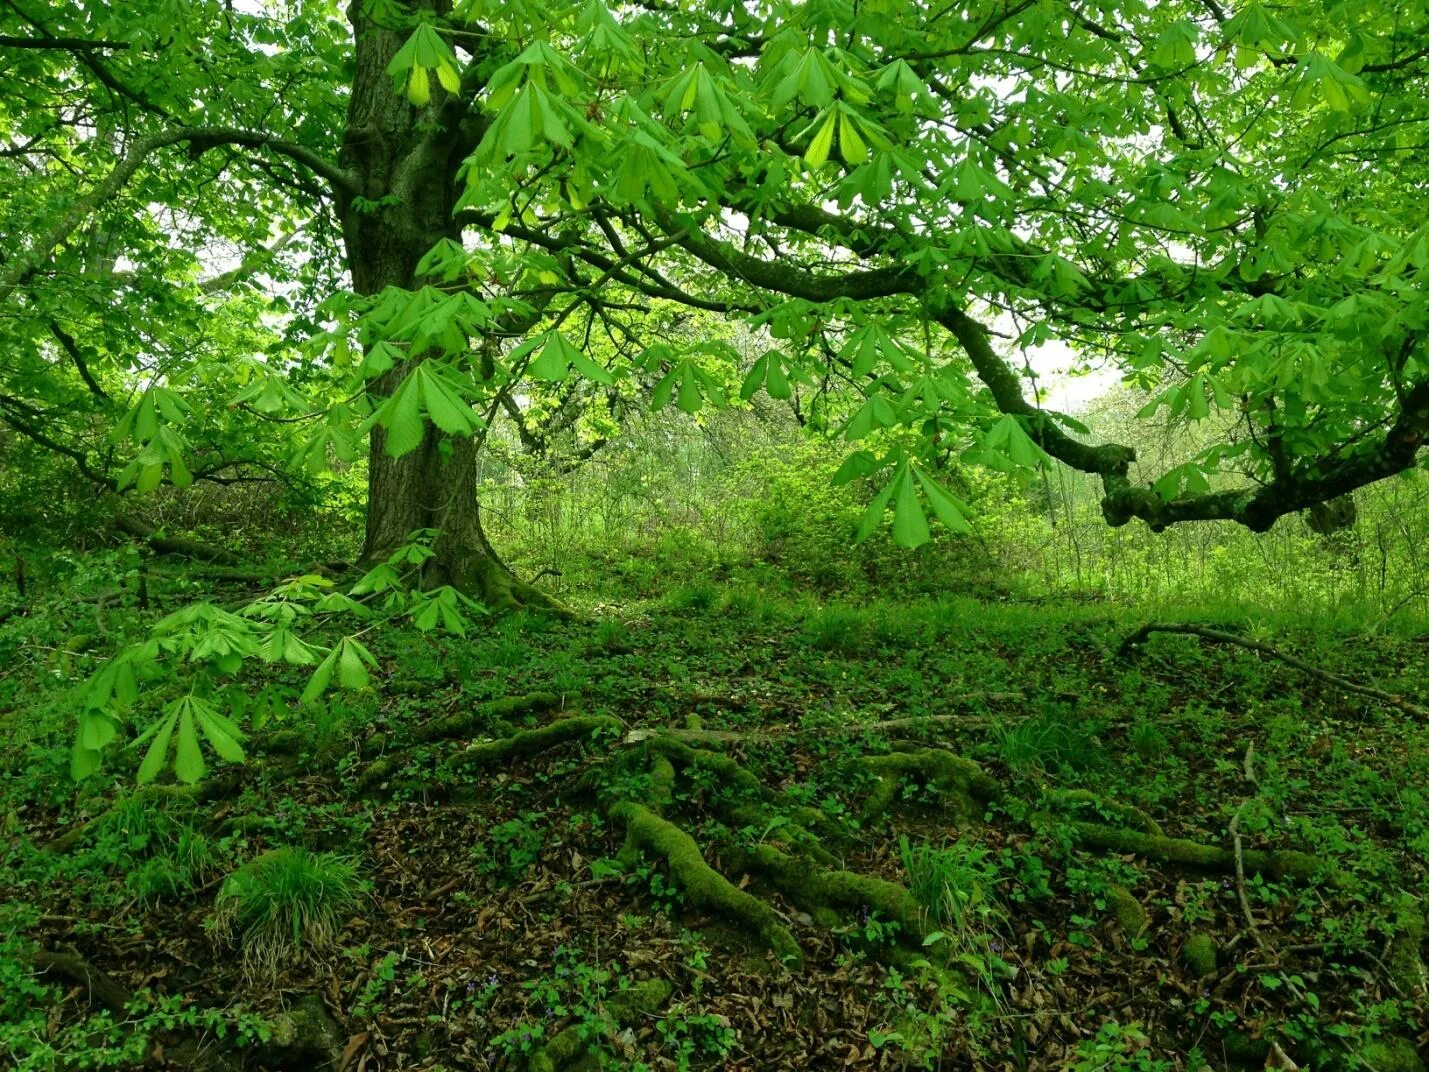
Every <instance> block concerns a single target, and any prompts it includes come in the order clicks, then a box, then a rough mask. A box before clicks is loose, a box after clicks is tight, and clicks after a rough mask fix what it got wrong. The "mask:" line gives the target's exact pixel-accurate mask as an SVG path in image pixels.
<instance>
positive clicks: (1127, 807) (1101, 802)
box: [1042, 789, 1162, 835]
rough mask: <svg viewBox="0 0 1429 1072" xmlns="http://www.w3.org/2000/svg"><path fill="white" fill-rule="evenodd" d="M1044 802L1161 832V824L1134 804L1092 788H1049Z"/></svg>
mask: <svg viewBox="0 0 1429 1072" xmlns="http://www.w3.org/2000/svg"><path fill="white" fill-rule="evenodd" d="M1042 800H1043V803H1045V804H1046V805H1047V807H1049V808H1051V809H1052V810H1053V811H1056V812H1059V813H1062V814H1066V815H1078V814H1085V812H1092V813H1093V814H1095V815H1098V816H1103V817H1106V818H1109V819H1118V820H1120V821H1121V822H1122V823H1125V824H1126V825H1127V826H1129V827H1131V828H1132V829H1133V830H1140V831H1141V832H1142V833H1143V834H1158V835H1159V834H1161V833H1162V830H1161V824H1160V823H1158V822H1157V821H1156V820H1155V819H1153V818H1152V817H1151V816H1150V815H1148V814H1147V813H1146V812H1144V811H1142V810H1141V809H1140V808H1138V807H1136V806H1135V805H1133V804H1123V803H1121V802H1120V801H1116V800H1108V799H1107V798H1106V797H1103V796H1098V795H1097V794H1096V793H1093V792H1092V791H1091V790H1090V789H1048V790H1046V792H1045V793H1044V794H1043V796H1042Z"/></svg>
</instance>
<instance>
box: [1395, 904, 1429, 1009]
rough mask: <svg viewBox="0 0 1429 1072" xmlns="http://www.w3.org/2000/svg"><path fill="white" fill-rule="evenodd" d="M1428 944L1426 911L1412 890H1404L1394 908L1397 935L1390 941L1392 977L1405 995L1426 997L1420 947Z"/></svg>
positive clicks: (1428, 984)
mask: <svg viewBox="0 0 1429 1072" xmlns="http://www.w3.org/2000/svg"><path fill="white" fill-rule="evenodd" d="M1423 947H1424V912H1423V910H1422V909H1421V908H1420V907H1419V903H1418V902H1417V901H1416V900H1415V899H1414V898H1413V897H1412V896H1410V895H1409V894H1407V893H1406V894H1402V895H1401V896H1400V898H1399V901H1398V902H1397V903H1396V905H1395V909H1394V937H1393V938H1391V939H1390V943H1389V957H1388V961H1389V977H1390V979H1391V980H1393V982H1394V985H1395V987H1396V989H1398V991H1399V993H1400V994H1401V996H1403V997H1405V998H1414V997H1423V996H1424V995H1425V992H1426V990H1429V972H1426V971H1425V967H1424V958H1423V957H1422V956H1421V955H1420V952H1419V951H1420V950H1421V949H1422V948H1423Z"/></svg>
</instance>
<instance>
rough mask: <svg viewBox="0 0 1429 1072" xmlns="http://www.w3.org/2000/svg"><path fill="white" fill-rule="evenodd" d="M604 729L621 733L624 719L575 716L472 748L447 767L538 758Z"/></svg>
mask: <svg viewBox="0 0 1429 1072" xmlns="http://www.w3.org/2000/svg"><path fill="white" fill-rule="evenodd" d="M600 730H607V731H609V732H611V733H618V732H620V720H619V719H616V718H612V717H611V716H610V715H571V716H570V717H568V718H560V719H557V720H556V721H555V722H550V723H547V724H546V725H544V726H538V727H536V728H535V729H533V730H521V731H520V732H519V733H513V734H512V735H511V736H510V737H499V738H497V739H496V740H494V741H479V742H477V743H476V744H471V745H468V746H467V747H466V748H465V749H463V750H462V751H460V752H458V753H457V754H456V755H454V756H452V757H450V758H449V759H448V760H447V766H448V767H450V768H452V769H456V770H471V769H477V770H480V769H481V768H483V767H491V766H495V765H496V764H497V763H504V762H505V761H507V760H508V759H514V758H516V757H517V756H534V755H536V754H538V753H540V752H546V751H549V750H550V749H552V748H555V747H556V746H557V745H561V744H565V743H566V742H567V741H575V740H580V739H582V738H587V737H590V736H591V735H592V734H594V733H596V732H598V731H600Z"/></svg>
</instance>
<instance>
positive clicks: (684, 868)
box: [610, 800, 804, 968]
mask: <svg viewBox="0 0 1429 1072" xmlns="http://www.w3.org/2000/svg"><path fill="white" fill-rule="evenodd" d="M610 817H611V819H612V820H614V821H615V822H618V823H621V824H622V825H623V826H624V827H625V832H626V838H627V842H628V844H629V845H630V846H631V847H633V848H635V849H638V850H640V851H641V852H645V853H648V854H651V855H655V856H659V857H660V858H662V859H663V860H664V861H665V864H666V866H667V867H668V868H669V870H670V876H671V877H672V878H673V879H674V880H675V881H676V882H677V883H679V886H680V889H681V890H682V891H683V892H684V895H685V898H686V900H687V901H689V903H690V904H692V905H694V906H695V907H696V908H700V909H703V910H704V911H706V912H713V913H716V914H718V915H721V916H724V917H726V918H728V919H731V920H733V921H735V922H736V923H741V924H743V925H744V926H745V927H746V928H747V929H748V931H749V932H750V933H751V934H753V935H754V936H755V937H756V938H757V940H758V941H759V942H760V943H761V944H762V945H765V946H767V947H768V948H770V949H771V950H773V951H774V954H775V955H776V956H777V957H779V959H780V960H782V961H784V962H786V963H789V964H792V965H793V966H794V967H796V968H802V967H803V965H804V953H803V950H801V949H800V948H799V943H798V942H796V941H795V940H794V936H793V934H791V933H790V932H789V929H788V928H787V927H785V926H784V925H783V924H782V923H780V922H779V917H778V916H777V915H776V914H775V912H774V909H773V908H771V907H770V906H769V904H768V903H767V902H765V901H762V900H760V899H759V898H758V897H755V896H753V895H752V894H748V893H745V892H744V891H743V890H741V889H739V888H738V887H736V886H735V885H734V884H733V883H731V882H730V881H729V879H727V878H725V877H724V876H723V875H721V874H720V873H719V872H718V871H716V870H715V869H714V868H712V867H711V866H710V865H709V864H708V863H706V862H705V858H704V854H703V853H701V852H700V847H699V845H697V844H696V843H695V840H694V838H692V837H690V835H689V834H687V833H685V832H684V831H683V830H681V829H680V828H679V827H678V826H676V825H675V824H674V823H671V822H669V821H667V820H665V819H662V818H661V817H660V816H659V815H657V814H655V812H653V811H651V810H650V809H649V808H647V807H645V805H643V804H637V803H636V802H634V801H632V800H623V801H620V802H618V803H616V804H613V805H611V807H610Z"/></svg>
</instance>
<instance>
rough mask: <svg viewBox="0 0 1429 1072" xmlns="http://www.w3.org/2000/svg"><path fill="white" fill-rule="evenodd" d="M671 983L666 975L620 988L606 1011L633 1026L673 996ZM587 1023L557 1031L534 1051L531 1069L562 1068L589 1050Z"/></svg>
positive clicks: (536, 1071)
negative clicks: (663, 977)
mask: <svg viewBox="0 0 1429 1072" xmlns="http://www.w3.org/2000/svg"><path fill="white" fill-rule="evenodd" d="M671 989H672V988H671V986H670V984H669V983H667V982H666V981H665V980H664V979H649V980H647V981H645V982H643V983H636V984H635V985H634V986H632V987H631V988H630V989H629V990H617V991H616V992H615V993H614V994H610V995H608V996H607V997H606V999H605V1011H606V1012H608V1013H609V1014H610V1018H611V1020H612V1021H613V1022H614V1024H615V1026H617V1027H631V1026H633V1025H634V1024H636V1023H637V1022H638V1021H639V1019H640V1017H642V1016H650V1015H653V1014H654V1013H655V1012H657V1011H659V1009H660V1007H661V1006H662V1005H664V1004H665V1002H666V1001H668V1000H669V999H670V991H671ZM586 1030H587V1028H586V1025H585V1024H572V1025H571V1026H570V1027H567V1028H565V1029H564V1030H562V1031H560V1032H558V1033H557V1034H555V1035H553V1036H552V1037H551V1040H550V1041H549V1042H547V1043H546V1044H545V1045H544V1046H542V1047H541V1048H540V1049H539V1050H537V1051H536V1052H535V1053H534V1054H532V1055H531V1060H530V1062H529V1063H528V1064H527V1066H526V1067H527V1069H528V1070H529V1072H559V1070H560V1069H562V1068H565V1067H567V1066H569V1065H572V1064H574V1063H575V1062H577V1061H579V1060H580V1059H581V1058H582V1057H584V1056H585V1055H586V1054H588V1053H589V1052H590V1051H591V1050H592V1048H593V1045H592V1044H593V1043H594V1042H596V1041H597V1040H594V1039H591V1038H590V1037H589V1036H588V1035H587V1034H586Z"/></svg>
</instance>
